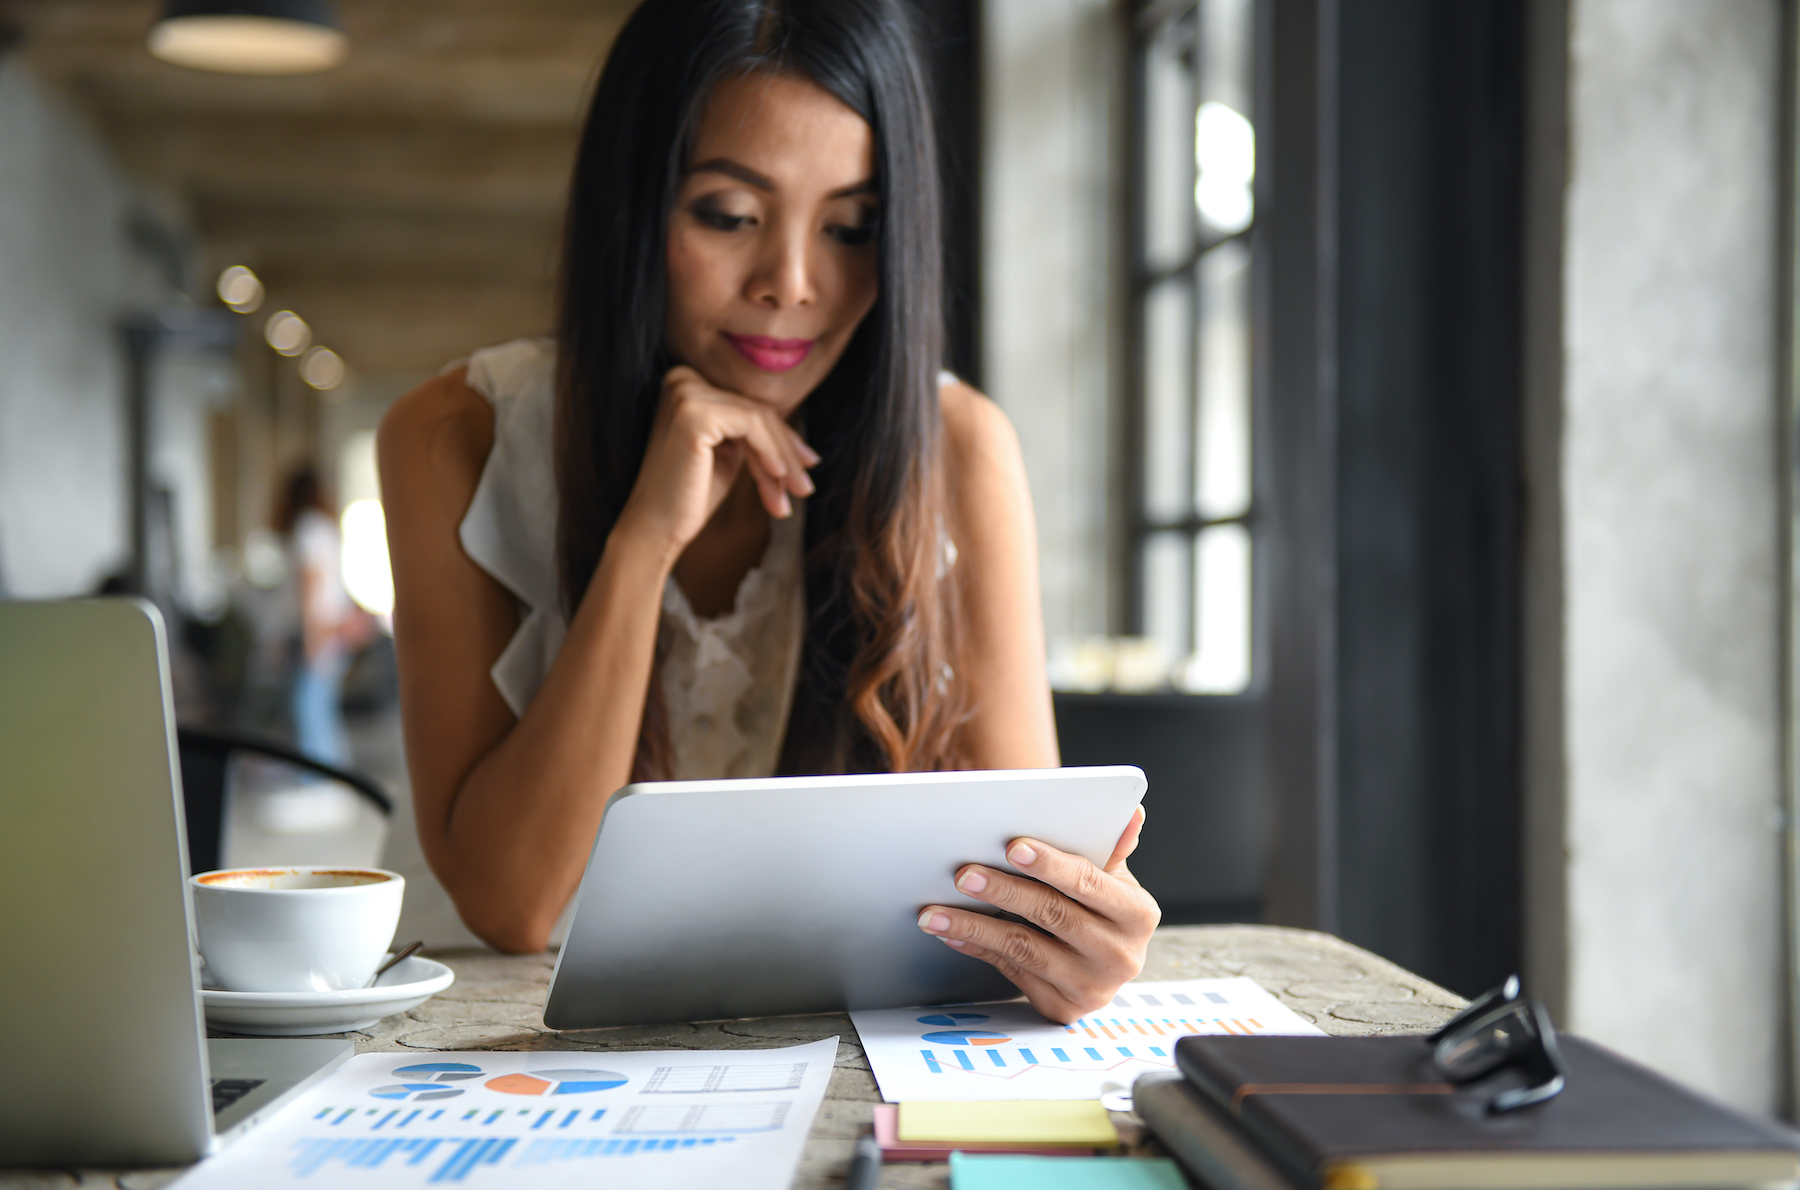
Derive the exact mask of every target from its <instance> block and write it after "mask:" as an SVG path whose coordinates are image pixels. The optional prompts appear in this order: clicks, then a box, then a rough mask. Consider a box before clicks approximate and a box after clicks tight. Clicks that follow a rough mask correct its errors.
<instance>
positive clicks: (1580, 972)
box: [1530, 0, 1784, 1111]
mask: <svg viewBox="0 0 1800 1190" xmlns="http://www.w3.org/2000/svg"><path fill="white" fill-rule="evenodd" d="M1568 16H1569V32H1568V36H1569V41H1568V60H1567V67H1568V75H1567V93H1566V101H1567V107H1566V113H1567V137H1568V155H1567V159H1566V160H1567V176H1566V190H1565V191H1564V193H1563V197H1562V203H1563V206H1562V216H1563V220H1562V226H1561V229H1560V230H1561V236H1562V241H1563V246H1562V252H1563V256H1562V260H1563V268H1562V278H1561V293H1560V295H1558V296H1559V298H1560V302H1561V304H1562V307H1563V312H1562V317H1561V326H1562V332H1561V335H1562V342H1561V348H1562V361H1561V366H1562V379H1561V392H1560V417H1559V419H1558V424H1557V425H1556V426H1554V427H1553V428H1554V429H1555V430H1556V431H1557V432H1559V433H1560V444H1559V446H1560V463H1559V465H1558V466H1557V468H1556V475H1555V476H1553V477H1551V480H1550V481H1551V482H1560V485H1561V490H1560V492H1559V493H1539V495H1538V497H1536V498H1534V501H1533V505H1534V509H1535V510H1536V512H1537V513H1538V514H1539V515H1540V516H1541V515H1543V514H1544V513H1545V512H1546V511H1548V512H1550V513H1553V514H1556V515H1558V516H1559V517H1560V523H1559V524H1558V525H1556V526H1553V527H1552V528H1551V530H1550V532H1551V535H1552V536H1555V535H1557V534H1558V533H1560V538H1561V544H1560V549H1559V551H1558V553H1559V555H1560V556H1559V557H1556V558H1553V559H1552V560H1551V562H1550V563H1549V564H1548V565H1551V566H1556V567H1559V568H1560V573H1559V574H1554V575H1550V576H1546V574H1545V573H1544V565H1545V564H1544V563H1543V562H1542V560H1541V558H1540V566H1539V573H1538V574H1537V576H1536V581H1537V582H1538V583H1539V584H1540V585H1541V584H1543V583H1544V582H1545V581H1546V578H1547V577H1548V578H1549V580H1550V581H1552V582H1553V583H1554V584H1555V586H1556V588H1557V589H1556V590H1554V591H1553V592H1551V593H1550V598H1548V599H1540V601H1539V606H1540V608H1542V607H1545V606H1554V605H1556V604H1560V607H1561V610H1560V613H1559V614H1560V633H1550V634H1548V635H1547V636H1544V635H1540V636H1539V648H1540V653H1539V656H1538V658H1537V660H1536V661H1535V662H1534V664H1535V665H1536V666H1537V667H1538V669H1539V670H1540V672H1542V671H1543V670H1544V669H1545V667H1548V669H1549V671H1551V672H1553V673H1555V674H1556V675H1557V681H1558V682H1559V683H1560V687H1559V689H1558V690H1556V691H1555V692H1554V694H1553V695H1552V697H1560V699H1561V701H1562V703H1563V710H1562V714H1561V716H1560V722H1561V728H1560V730H1561V738H1560V739H1559V740H1555V741H1551V742H1550V745H1549V746H1548V747H1546V746H1545V741H1543V740H1541V739H1540V740H1539V741H1538V742H1537V744H1536V746H1535V747H1536V751H1537V753H1538V757H1539V759H1540V760H1541V759H1542V757H1543V756H1544V755H1546V754H1549V755H1559V756H1560V763H1558V764H1554V765H1550V766H1544V765H1542V764H1540V765H1538V766H1537V767H1536V768H1535V770H1534V771H1535V772H1536V773H1537V776H1538V780H1537V787H1536V788H1534V789H1533V790H1532V797H1533V799H1534V801H1535V807H1534V809H1535V813H1536V814H1537V815H1538V819H1539V820H1538V823H1537V826H1538V827H1539V828H1540V829H1539V830H1538V831H1537V832H1536V833H1535V842H1534V848H1535V852H1536V853H1535V854H1534V856H1533V860H1532V864H1533V868H1534V875H1535V877H1536V878H1540V879H1546V880H1548V882H1549V883H1551V884H1554V883H1555V882H1556V881H1558V880H1560V881H1561V884H1562V889H1561V892H1562V899H1563V900H1565V901H1566V904H1565V905H1564V906H1563V907H1562V908H1561V909H1560V910H1559V909H1558V908H1557V906H1556V904H1555V902H1556V900H1557V899H1558V898H1556V897H1554V896H1552V897H1546V898H1543V899H1541V900H1540V901H1538V902H1537V903H1536V904H1534V906H1533V909H1532V918H1531V923H1530V928H1531V932H1532V935H1533V937H1532V939H1531V944H1532V949H1533V952H1534V954H1535V955H1536V956H1537V957H1538V963H1537V966H1538V968H1539V970H1540V971H1541V972H1543V973H1545V974H1546V975H1547V976H1549V977H1550V978H1551V979H1555V980H1559V981H1561V983H1562V986H1560V987H1553V988H1547V989H1546V990H1548V991H1550V992H1552V994H1554V995H1556V996H1557V998H1558V999H1559V1000H1560V1001H1561V1003H1562V1006H1563V1008H1564V1013H1565V1018H1566V1019H1565V1024H1566V1025H1567V1026H1568V1027H1570V1028H1572V1029H1574V1030H1576V1031H1579V1032H1582V1033H1585V1034H1587V1035H1588V1036H1591V1037H1594V1038H1596V1039H1597V1040H1600V1041H1602V1042H1604V1043H1606V1044H1608V1045H1611V1046H1614V1047H1616V1048H1617V1049H1620V1050H1622V1051H1623V1052H1625V1053H1627V1054H1630V1055H1632V1056H1634V1057H1636V1058H1638V1059H1640V1060H1642V1061H1644V1062H1646V1063H1647V1064H1649V1065H1651V1066H1653V1067H1656V1068H1658V1069H1661V1070H1663V1071H1665V1072H1668V1073H1670V1074H1673V1075H1675V1076H1677V1077H1679V1078H1681V1079H1684V1080H1686V1081H1688V1082H1690V1083H1692V1084H1694V1085H1696V1086H1698V1087H1701V1088H1703V1089H1705V1090H1708V1091H1711V1092H1713V1093H1715V1094H1717V1095H1720V1096H1722V1097H1724V1098H1725V1099H1727V1100H1730V1101H1732V1102H1734V1103H1738V1104H1741V1105H1743V1106H1746V1107H1750V1108H1753V1109H1760V1110H1764V1111H1772V1110H1774V1109H1775V1108H1776V1107H1777V1106H1778V1104H1779V1099H1780V1089H1779V1088H1780V1080H1781V1077H1782V1070H1781V1066H1780V1062H1779V1054H1780V1051H1781V1038H1782V1037H1783V1033H1784V1027H1783V1021H1782V998H1781V997H1782V993H1781V983H1780V970H1781V956H1782V940H1781V920H1782V917H1781V896H1782V887H1781V877H1780V870H1779V856H1780V852H1779V835H1778V821H1777V808H1778V806H1779V804H1780V798H1781V784H1780V775H1779V756H1780V738H1781V730H1780V699H1779V696H1778V682H1779V670H1778V661H1779V655H1780V650H1779V646H1780V620H1779V614H1778V605H1777V560H1778V556H1779V554H1778V544H1777V543H1778V540H1779V532H1780V528H1779V521H1778V501H1777V496H1778V493H1779V491H1780V483H1779V473H1778V459H1777V436H1778V417H1777V409H1778V382H1777V359H1778V346H1779V345H1778V339H1777V335H1776V327H1777V284H1776V280H1777V279H1776V263H1777V248H1778V235H1777V219H1776V199H1777V181H1776V179H1777V163H1778V160H1779V157H1778V153H1777V136H1778V125H1779V121H1778V118H1777V117H1778V110H1777V104H1778V95H1779V55H1780V30H1781V25H1780V21H1779V12H1778V5H1777V3H1776V0H1713V2H1712V3H1707V4H1694V3H1691V2H1690V0H1570V3H1569V6H1568ZM1542 378H1543V376H1542V374H1540V376H1539V379H1540V380H1542ZM1539 395H1540V397H1541V395H1542V394H1539ZM1535 449H1538V450H1539V451H1540V453H1541V452H1542V451H1543V450H1544V449H1545V447H1544V443H1543V442H1542V441H1541V440H1540V441H1538V442H1537V445H1536V447H1535ZM1542 478H1543V476H1542V475H1541V473H1540V479H1542ZM1559 505H1560V513H1556V510H1557V508H1558V506H1559ZM1539 532H1543V529H1542V526H1541V525H1540V528H1539ZM1534 556H1538V555H1534ZM1539 594H1540V596H1541V595H1542V594H1543V592H1542V591H1540V592H1539ZM1558 635H1560V642H1557V641H1556V639H1555V638H1556V636H1558ZM1546 641H1547V642H1548V644H1549V647H1550V648H1552V649H1560V655H1559V656H1549V657H1546V656H1544V655H1543V653H1542V651H1541V650H1542V649H1543V647H1544V646H1545V643H1546ZM1540 689H1541V687H1540ZM1558 782H1560V783H1561V788H1560V789H1558V788H1554V786H1555V785H1556V784H1557V783H1558ZM1547 808H1548V810H1549V813H1548V814H1546V809H1547ZM1546 818H1548V819H1549V822H1548V826H1549V827H1550V829H1542V828H1544V827H1545V826H1546ZM1558 828H1559V829H1558ZM1559 834H1560V838H1558V837H1557V836H1558V835H1559ZM1559 866H1560V871H1558V870H1556V869H1557V868H1558V867H1559ZM1559 967H1560V971H1559V970H1558V968H1559Z"/></svg>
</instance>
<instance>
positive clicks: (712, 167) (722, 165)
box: [688, 157, 775, 190]
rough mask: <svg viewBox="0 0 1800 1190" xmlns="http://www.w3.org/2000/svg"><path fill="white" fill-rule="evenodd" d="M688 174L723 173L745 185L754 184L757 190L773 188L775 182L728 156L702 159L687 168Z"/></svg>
mask: <svg viewBox="0 0 1800 1190" xmlns="http://www.w3.org/2000/svg"><path fill="white" fill-rule="evenodd" d="M688 173H690V174H724V175H725V176H726V177H728V178H736V179H737V180H738V181H740V182H742V183H744V185H746V186H754V187H756V188H757V189H758V190H773V189H775V183H774V182H771V181H770V180H769V179H768V178H766V177H764V176H763V175H762V174H759V173H757V172H756V171H755V170H753V169H751V168H750V167H749V166H747V165H739V164H738V163H737V162H735V161H733V160H732V159H731V158H729V157H714V158H713V159H712V160H710V161H702V162H701V163H700V164H699V165H696V166H694V168H692V169H690V170H688Z"/></svg>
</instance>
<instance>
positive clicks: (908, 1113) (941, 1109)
mask: <svg viewBox="0 0 1800 1190" xmlns="http://www.w3.org/2000/svg"><path fill="white" fill-rule="evenodd" d="M900 1139H901V1140H905V1141H937V1142H941V1143H946V1144H1016V1145H1067V1146H1069V1147H1070V1148H1072V1149H1074V1148H1079V1149H1097V1148H1110V1147H1112V1146H1114V1145H1116V1144H1118V1143H1119V1133H1118V1131H1117V1130H1116V1129H1114V1128H1113V1125H1112V1117H1111V1116H1109V1115H1107V1113H1106V1109H1105V1108H1104V1107H1101V1106H1100V1101H1099V1100H1097V1099H1056V1100H1043V1101H1011V1100H1008V1101H1003V1102H982V1103H941V1102H931V1101H924V1102H921V1101H916V1100H915V1101H913V1102H909V1103H902V1104H901V1105H900Z"/></svg>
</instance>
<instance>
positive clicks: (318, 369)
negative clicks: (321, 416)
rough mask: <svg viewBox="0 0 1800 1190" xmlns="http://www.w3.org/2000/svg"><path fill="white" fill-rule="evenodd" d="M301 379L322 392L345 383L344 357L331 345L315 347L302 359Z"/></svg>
mask: <svg viewBox="0 0 1800 1190" xmlns="http://www.w3.org/2000/svg"><path fill="white" fill-rule="evenodd" d="M300 379H302V380H304V381H306V383H308V384H310V385H312V386H313V387H314V388H316V389H319V390H320V391H321V392H323V391H327V390H329V389H334V388H336V387H337V386H338V385H340V384H342V383H344V357H343V356H341V355H339V354H338V353H337V352H335V351H333V350H332V349H331V348H329V347H315V348H313V349H312V350H311V351H309V352H307V353H306V356H305V357H304V358H303V359H301V361H300Z"/></svg>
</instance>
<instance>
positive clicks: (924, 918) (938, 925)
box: [919, 909, 950, 934]
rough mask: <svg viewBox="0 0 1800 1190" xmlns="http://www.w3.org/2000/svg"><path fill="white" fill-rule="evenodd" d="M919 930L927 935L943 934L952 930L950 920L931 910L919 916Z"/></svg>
mask: <svg viewBox="0 0 1800 1190" xmlns="http://www.w3.org/2000/svg"><path fill="white" fill-rule="evenodd" d="M919 928H920V929H921V930H924V931H925V932H926V933H927V934H941V933H943V932H944V931H945V930H947V929H949V928H950V919H949V918H948V917H945V916H944V915H943V914H942V913H935V912H933V911H932V910H930V909H927V910H926V911H925V912H923V913H921V914H919Z"/></svg>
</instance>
